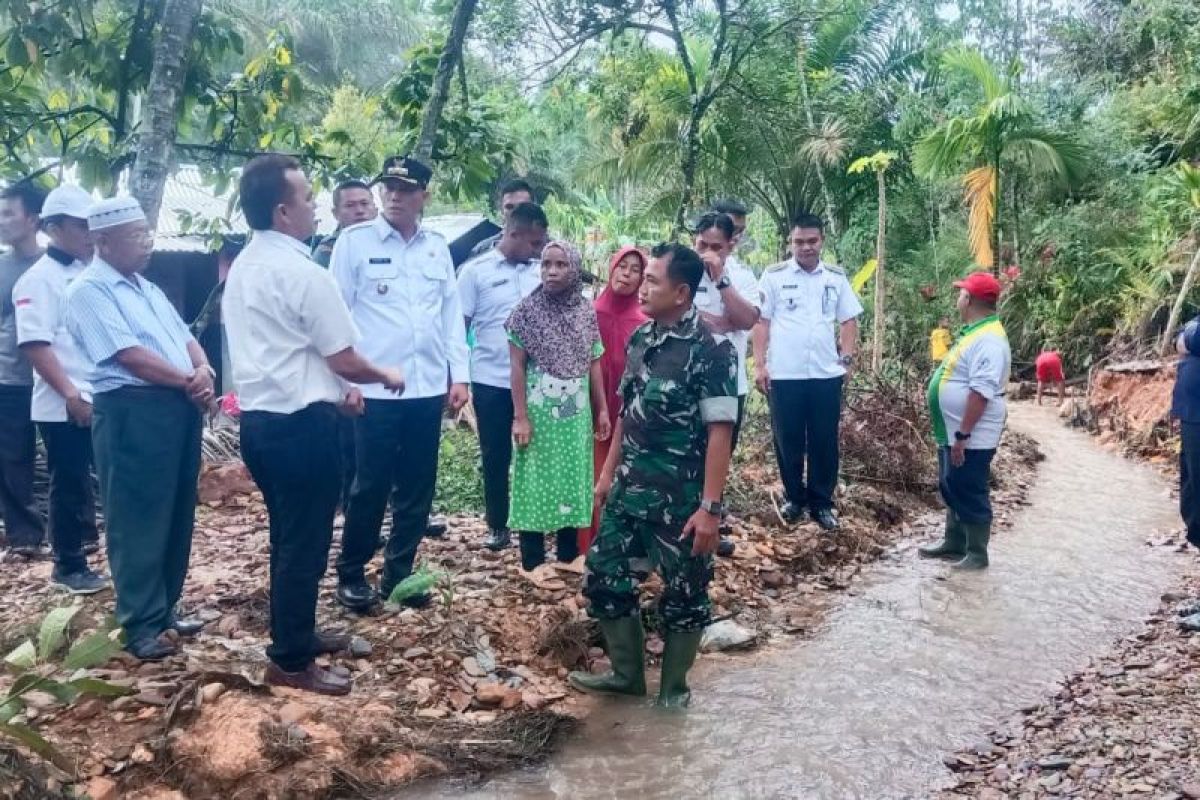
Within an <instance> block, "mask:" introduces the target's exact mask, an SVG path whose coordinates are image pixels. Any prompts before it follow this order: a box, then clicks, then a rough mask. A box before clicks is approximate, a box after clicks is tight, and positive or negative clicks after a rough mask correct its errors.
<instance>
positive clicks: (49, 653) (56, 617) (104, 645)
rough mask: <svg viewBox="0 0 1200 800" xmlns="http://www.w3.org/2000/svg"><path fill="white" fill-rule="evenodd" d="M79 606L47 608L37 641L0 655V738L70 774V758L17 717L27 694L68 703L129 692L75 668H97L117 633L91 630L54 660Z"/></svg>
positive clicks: (112, 649)
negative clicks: (3, 681) (4, 674)
mask: <svg viewBox="0 0 1200 800" xmlns="http://www.w3.org/2000/svg"><path fill="white" fill-rule="evenodd" d="M78 611H79V606H77V605H75V606H64V607H61V608H56V609H53V610H52V611H50V612H49V613H48V614H47V615H46V616H45V617H44V618H43V619H42V622H41V624H40V625H39V627H38V633H37V644H36V645H35V644H34V642H33V640H32V639H26V640H25V641H24V642H22V643H21V644H20V645H18V646H17V647H16V648H15V649H14V650H12V651H11V652H10V653H8V655H6V656H5V657H4V665H5V667H7V668H8V670H9V671H10V672H12V673H13V675H14V679H13V682H12V685H11V686H9V688H8V690H7V691H6V692H4V693H0V737H8V738H9V739H11V740H13V741H15V742H17V743H18V744H21V745H24V746H25V747H28V748H29V749H30V750H32V751H33V752H34V753H37V754H38V755H40V756H42V757H43V758H45V759H47V760H48V761H50V762H51V763H53V764H54V765H55V766H57V767H58V768H59V769H62V770H64V771H65V772H67V773H68V774H69V775H74V771H75V762H74V759H71V758H69V757H68V756H67V755H66V754H64V753H62V752H61V751H60V750H59V749H58V748H56V747H55V746H54V745H53V744H51V743H50V742H49V741H47V740H46V739H45V738H44V737H43V736H42V735H41V734H39V733H38V732H37V731H36V730H34V729H33V728H32V727H30V725H29V724H28V723H27V722H23V721H20V719H19V715H20V714H21V712H22V711H24V710H25V700H24V699H23V698H24V696H25V695H26V694H28V693H29V692H32V691H38V692H44V693H46V694H49V695H51V696H52V697H54V699H55V700H57V701H58V702H59V703H62V704H64V705H69V704H71V703H73V702H75V701H76V700H77V699H78V698H79V697H81V696H83V695H92V696H96V697H120V696H122V695H126V694H130V693H131V692H132V691H133V690H132V689H130V688H128V687H125V686H118V685H116V684H112V683H109V682H107V681H103V680H100V679H98V678H94V677H91V676H88V675H86V674H84V675H80V674H78V673H79V671H80V670H85V669H88V668H90V667H94V666H98V665H99V664H102V663H104V662H106V661H108V660H109V659H110V658H112V657H113V656H114V655H115V654H116V652H117V651H118V650H119V649H120V648H121V642H120V640H119V638H117V637H118V632H117V631H113V630H98V631H94V632H93V633H92V634H90V635H89V636H87V637H85V638H84V639H82V640H81V641H79V642H77V643H75V644H74V645H73V646H72V647H71V648H70V649H69V651H68V653H67V655H66V658H65V659H64V660H63V662H62V663H61V664H55V663H54V659H55V658H56V657H57V655H58V654H59V652H60V651H61V650H62V648H63V647H64V646H65V645H66V643H67V639H68V632H69V628H70V624H71V620H72V619H73V618H74V617H75V615H76V613H77V612H78Z"/></svg>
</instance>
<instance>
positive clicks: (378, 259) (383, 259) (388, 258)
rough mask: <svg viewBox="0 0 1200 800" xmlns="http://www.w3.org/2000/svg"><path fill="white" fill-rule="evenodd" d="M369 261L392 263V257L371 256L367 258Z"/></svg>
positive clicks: (373, 262) (369, 262)
mask: <svg viewBox="0 0 1200 800" xmlns="http://www.w3.org/2000/svg"><path fill="white" fill-rule="evenodd" d="M367 263H368V264H390V263H392V259H391V257H383V258H371V259H368V260H367Z"/></svg>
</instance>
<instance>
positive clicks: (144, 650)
mask: <svg viewBox="0 0 1200 800" xmlns="http://www.w3.org/2000/svg"><path fill="white" fill-rule="evenodd" d="M125 649H126V650H127V651H129V653H130V655H132V656H133V657H134V658H136V659H137V660H138V661H162V660H163V659H164V658H170V657H171V656H173V655H175V654H176V653H178V652H179V651H178V650H176V649H175V647H173V646H172V645H169V644H165V643H163V642H162V641H160V640H158V639H150V638H146V639H138V640H137V641H136V642H131V643H130V644H127V645H125Z"/></svg>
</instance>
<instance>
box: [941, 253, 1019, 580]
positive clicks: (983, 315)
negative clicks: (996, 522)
mask: <svg viewBox="0 0 1200 800" xmlns="http://www.w3.org/2000/svg"><path fill="white" fill-rule="evenodd" d="M954 285H955V287H957V288H958V289H959V290H960V291H959V295H958V311H959V313H960V314H961V315H962V318H963V322H964V323H965V327H964V328H963V329H962V331H961V333H960V334H959V338H958V341H957V342H956V343H955V344H954V347H953V348H951V350H950V352H949V353H948V354H947V355H946V357H945V358H944V359H943V360H942V363H941V364H940V365H939V366H938V368H937V370H936V371H934V373H933V378H932V379H931V380H930V382H929V412H930V416H931V417H932V422H933V434H934V438H935V439H937V444H938V488H939V490H940V492H941V495H942V499H943V500H944V501H945V502H946V531H945V535H944V537H943V540H942V543H941V544H939V545H937V546H934V547H922V548H920V549H919V553H920V554H921V555H922V556H924V557H925V558H944V559H949V560H953V561H954V562H955V563H954V566H955V567H956V568H959V569H983V568H984V567H986V566H987V565H988V554H987V547H988V540H989V539H990V538H991V532H992V504H991V498H990V496H989V493H988V480H989V479H990V477H991V466H992V458H993V457H994V456H995V455H996V448H997V447H999V446H1000V437H1001V436H1002V435H1003V433H1004V421H1005V418H1006V416H1007V413H1008V412H1007V407H1006V404H1005V400H1004V391H1005V387H1007V385H1008V373H1009V367H1010V365H1011V363H1012V355H1011V352H1010V351H1009V347H1008V336H1007V334H1006V333H1005V332H1004V325H1003V324H1001V322H1000V318H999V317H998V316H997V315H996V305H997V303H999V301H1000V282H999V281H998V280H996V279H995V278H994V277H992V275H991V274H990V273H987V272H975V273H972V274H971V275H969V276H968V277H967V278H966V279H964V280H961V281H957V282H956V283H955V284H954Z"/></svg>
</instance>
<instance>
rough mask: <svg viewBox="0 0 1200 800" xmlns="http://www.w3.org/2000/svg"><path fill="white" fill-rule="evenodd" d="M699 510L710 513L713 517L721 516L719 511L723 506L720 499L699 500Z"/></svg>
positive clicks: (723, 508) (722, 509)
mask: <svg viewBox="0 0 1200 800" xmlns="http://www.w3.org/2000/svg"><path fill="white" fill-rule="evenodd" d="M700 510H701V511H706V512H708V513H709V514H712V515H713V516H714V517H719V516H721V512H723V511H724V510H725V506H723V505H721V501H720V500H701V501H700Z"/></svg>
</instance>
